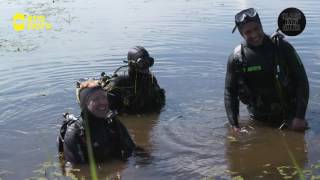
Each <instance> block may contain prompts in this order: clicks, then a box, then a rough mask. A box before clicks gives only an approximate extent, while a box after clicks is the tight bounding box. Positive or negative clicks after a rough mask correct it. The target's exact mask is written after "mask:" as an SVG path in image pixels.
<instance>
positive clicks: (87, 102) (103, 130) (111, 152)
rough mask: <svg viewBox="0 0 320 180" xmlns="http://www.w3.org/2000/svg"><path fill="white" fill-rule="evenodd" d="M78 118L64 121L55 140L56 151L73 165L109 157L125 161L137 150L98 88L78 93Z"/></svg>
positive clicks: (104, 95) (85, 89)
mask: <svg viewBox="0 0 320 180" xmlns="http://www.w3.org/2000/svg"><path fill="white" fill-rule="evenodd" d="M79 100H80V102H79V103H80V107H81V116H80V117H79V118H75V117H73V118H70V117H69V118H68V117H67V118H66V120H65V121H64V123H63V125H62V127H61V129H60V135H59V137H58V147H59V152H61V153H63V155H64V159H65V160H66V161H67V162H70V163H72V164H81V163H87V162H89V157H90V153H91V157H93V158H94V160H95V161H96V162H100V161H104V160H106V159H110V158H120V159H123V160H125V159H126V158H128V157H129V156H130V155H131V154H132V152H133V150H134V149H135V148H136V146H135V144H134V142H133V141H132V139H131V137H130V135H129V133H128V131H127V129H126V128H125V126H124V125H123V124H122V123H121V122H120V121H119V120H118V119H117V117H116V115H115V114H114V113H113V112H112V111H111V110H110V109H109V101H108V98H107V95H106V93H105V91H104V90H103V89H102V88H101V87H93V88H83V89H80V92H79Z"/></svg>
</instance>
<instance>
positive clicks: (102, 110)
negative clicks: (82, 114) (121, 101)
mask: <svg viewBox="0 0 320 180" xmlns="http://www.w3.org/2000/svg"><path fill="white" fill-rule="evenodd" d="M87 107H88V110H89V111H90V112H91V113H92V114H93V115H95V116H97V117H99V118H104V117H105V116H106V114H107V112H108V111H109V101H108V98H107V95H106V94H105V92H104V91H103V90H101V91H100V90H99V91H95V92H94V93H93V94H92V95H91V96H90V97H89V99H88V105H87Z"/></svg>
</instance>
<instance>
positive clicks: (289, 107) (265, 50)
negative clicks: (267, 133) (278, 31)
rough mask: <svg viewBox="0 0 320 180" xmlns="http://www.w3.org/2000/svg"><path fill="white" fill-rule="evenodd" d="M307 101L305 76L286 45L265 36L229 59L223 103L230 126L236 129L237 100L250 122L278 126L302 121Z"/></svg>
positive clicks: (289, 45)
mask: <svg viewBox="0 0 320 180" xmlns="http://www.w3.org/2000/svg"><path fill="white" fill-rule="evenodd" d="M239 59H240V60H239ZM277 64H278V65H279V66H277ZM276 74H277V75H278V76H279V81H277V79H276ZM277 82H279V84H280V85H278V86H277ZM279 87H280V88H279ZM280 94H282V95H280ZM308 99H309V84H308V79H307V75H306V72H305V70H304V67H303V64H302V62H301V60H300V58H299V56H298V55H297V53H296V51H295V49H294V48H293V47H292V46H291V44H289V43H288V42H286V41H284V40H280V41H279V45H276V44H275V43H274V42H273V41H272V40H271V39H270V38H269V37H268V36H265V38H264V40H263V43H262V45H260V46H257V47H255V46H252V45H250V44H247V43H243V44H242V48H241V46H238V47H237V48H236V49H235V51H234V52H233V53H232V54H231V55H230V56H229V60H228V65H227V72H226V79H225V94H224V101H225V108H226V112H227V116H228V120H229V122H230V124H231V125H233V126H236V127H239V124H238V115H239V100H241V102H243V103H244V104H246V105H247V108H248V110H249V113H250V115H251V116H252V117H253V118H254V119H259V120H266V121H269V122H271V121H274V120H275V119H277V120H276V122H272V123H273V124H274V123H275V124H276V125H279V124H281V123H283V122H282V121H283V119H288V120H291V119H292V118H294V117H298V118H302V119H304V117H305V112H306V108H307V104H308ZM279 119H280V120H279Z"/></svg>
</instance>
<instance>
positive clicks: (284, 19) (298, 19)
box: [278, 8, 306, 36]
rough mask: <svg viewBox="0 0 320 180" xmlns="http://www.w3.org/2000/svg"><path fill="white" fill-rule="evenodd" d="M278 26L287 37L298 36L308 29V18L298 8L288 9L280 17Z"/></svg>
mask: <svg viewBox="0 0 320 180" xmlns="http://www.w3.org/2000/svg"><path fill="white" fill-rule="evenodd" d="M278 26H279V29H280V30H281V32H283V33H284V34H285V35H287V36H297V35H298V34H300V33H302V31H303V30H304V28H305V27H306V17H305V16H304V14H303V12H302V11H300V10H299V9H297V8H287V9H285V10H283V11H282V12H281V13H280V15H279V17H278Z"/></svg>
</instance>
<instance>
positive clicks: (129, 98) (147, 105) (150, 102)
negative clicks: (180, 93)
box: [104, 72, 165, 114]
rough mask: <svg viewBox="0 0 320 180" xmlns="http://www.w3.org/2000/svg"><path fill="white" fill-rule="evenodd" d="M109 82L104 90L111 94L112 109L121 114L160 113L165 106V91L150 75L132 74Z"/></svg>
mask: <svg viewBox="0 0 320 180" xmlns="http://www.w3.org/2000/svg"><path fill="white" fill-rule="evenodd" d="M109 81H110V82H108V84H107V86H106V87H105V88H104V89H105V90H106V91H107V92H108V93H109V94H110V96H109V100H110V104H111V105H110V108H111V109H113V110H117V111H118V112H119V113H129V114H134V113H150V112H159V111H160V110H161V108H162V107H163V106H164V104H165V91H164V89H162V88H160V86H159V85H158V82H157V79H156V78H155V77H154V76H153V75H152V74H150V73H148V74H142V73H139V72H137V73H135V72H131V73H130V75H122V76H117V77H113V78H112V79H110V80H109Z"/></svg>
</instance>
